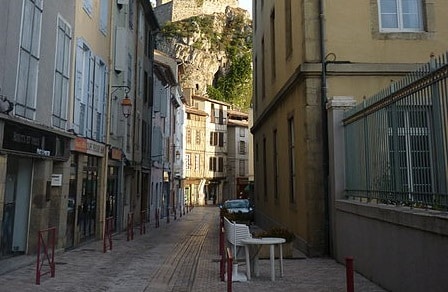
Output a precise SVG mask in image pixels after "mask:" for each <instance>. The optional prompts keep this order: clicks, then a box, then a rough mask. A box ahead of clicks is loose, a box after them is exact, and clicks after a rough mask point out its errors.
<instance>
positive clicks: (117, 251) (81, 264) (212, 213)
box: [0, 207, 384, 292]
mask: <svg viewBox="0 0 448 292" xmlns="http://www.w3.org/2000/svg"><path fill="white" fill-rule="evenodd" d="M218 215H219V211H218V209H217V208H216V207H196V208H194V209H193V210H192V211H191V212H189V213H187V214H185V215H184V216H182V217H181V218H178V219H177V220H171V222H170V223H169V224H167V223H166V222H165V221H162V222H161V223H162V224H161V226H160V227H159V228H155V227H154V226H150V227H149V228H147V232H146V234H144V235H140V234H139V232H138V230H137V229H136V230H135V235H134V240H131V241H127V240H126V234H125V232H122V233H120V234H117V235H115V236H114V237H113V249H112V250H111V251H108V252H107V253H103V252H102V241H94V242H90V243H87V244H85V245H83V246H81V247H79V248H76V249H74V250H71V251H67V252H58V253H57V255H56V259H55V261H56V276H55V277H54V278H51V277H50V276H49V275H44V276H42V278H41V284H40V285H36V284H35V273H36V263H35V257H31V256H20V257H15V258H11V259H7V260H2V261H0V291H14V292H18V291H133V292H138V291H150V292H159V291H179V292H180V291H226V287H227V286H226V283H225V282H221V281H220V279H219V256H218V241H219V240H218V230H219V228H218V227H219V218H218ZM355 265H356V262H355ZM14 267H15V268H14ZM269 267H270V265H269V260H260V276H259V277H253V278H252V280H251V281H248V282H242V283H240V282H234V283H233V291H237V292H238V291H270V292H273V291H282V292H284V291H313V292H315V291H329V292H334V291H346V288H345V267H344V266H343V265H340V264H338V263H336V262H335V261H334V260H332V259H327V258H310V259H308V258H304V257H299V258H295V259H285V260H284V277H283V278H280V277H279V276H278V275H279V271H278V269H277V278H276V281H275V282H271V281H270V272H269ZM239 271H240V272H245V266H244V265H240V266H239ZM355 291H372V292H373V291H375V292H379V291H384V290H383V289H381V288H380V287H378V286H376V285H375V284H373V283H371V282H370V281H368V280H367V279H365V278H364V277H362V276H361V275H358V274H355Z"/></svg>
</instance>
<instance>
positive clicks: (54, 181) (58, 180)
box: [51, 174, 62, 187]
mask: <svg viewBox="0 0 448 292" xmlns="http://www.w3.org/2000/svg"><path fill="white" fill-rule="evenodd" d="M51 186H52V187H60V186H62V174H52V175H51Z"/></svg>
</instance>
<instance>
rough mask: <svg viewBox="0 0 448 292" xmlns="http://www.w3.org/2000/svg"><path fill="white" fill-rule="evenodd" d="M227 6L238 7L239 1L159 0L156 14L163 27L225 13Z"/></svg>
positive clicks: (155, 10) (155, 9)
mask: <svg viewBox="0 0 448 292" xmlns="http://www.w3.org/2000/svg"><path fill="white" fill-rule="evenodd" d="M227 6H231V7H237V6H238V0H202V1H199V0H171V1H166V0H157V1H156V7H155V8H154V12H155V14H156V17H157V19H158V21H159V23H160V24H161V25H163V24H164V23H166V22H168V21H171V22H172V21H178V20H182V19H185V18H189V17H192V16H197V15H202V14H206V15H207V14H213V13H216V12H221V13H223V12H225V10H226V8H227Z"/></svg>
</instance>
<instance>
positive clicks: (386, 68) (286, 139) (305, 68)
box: [251, 0, 448, 256]
mask: <svg viewBox="0 0 448 292" xmlns="http://www.w3.org/2000/svg"><path fill="white" fill-rule="evenodd" d="M391 2H392V3H393V4H394V5H392V6H386V5H385V4H384V5H382V1H377V0H370V1H356V0H347V1H343V3H341V2H340V1H328V0H321V1H309V0H301V1H291V0H286V1H268V0H265V1H253V5H254V80H255V85H254V86H255V94H254V98H253V103H254V125H253V127H252V129H251V131H252V133H253V134H254V169H255V190H254V199H255V205H256V206H257V210H256V211H257V213H256V221H257V223H258V224H260V225H261V226H263V227H267V226H282V227H285V228H287V229H289V230H290V231H293V232H294V234H295V235H296V239H297V240H296V245H297V246H298V247H299V248H300V249H301V250H302V251H304V252H305V253H306V254H308V255H310V256H318V255H324V254H328V253H331V252H330V250H331V245H332V230H331V228H329V226H331V222H329V221H330V219H329V215H328V209H329V204H331V202H330V200H329V195H328V194H329V190H328V179H327V178H328V143H327V140H328V137H327V126H326V108H325V107H326V103H327V100H328V99H330V98H332V97H334V96H350V97H354V98H355V99H356V100H357V101H362V100H363V97H365V96H370V95H372V94H374V93H376V92H378V91H379V90H381V89H382V88H384V87H386V86H388V85H389V84H390V82H391V81H395V80H398V79H401V78H402V77H403V76H404V75H405V74H407V73H409V72H412V71H414V70H415V69H416V68H417V67H418V65H419V64H422V63H425V62H426V60H427V59H428V58H429V56H430V55H431V54H436V55H439V54H441V53H443V52H444V51H445V50H446V48H447V47H448V42H447V41H446V40H447V39H448V38H447V37H448V35H447V34H448V30H447V29H446V27H447V25H446V23H445V22H446V21H445V19H446V17H445V16H444V15H443V11H447V9H448V3H446V2H445V1H431V2H430V1H420V0H415V1H402V0H396V1H391ZM342 4H343V5H342ZM347 7H350V9H347Z"/></svg>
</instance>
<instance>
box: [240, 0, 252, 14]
mask: <svg viewBox="0 0 448 292" xmlns="http://www.w3.org/2000/svg"><path fill="white" fill-rule="evenodd" d="M238 2H239V4H240V7H241V8H243V9H246V10H247V11H249V14H250V15H251V17H252V0H239V1H238Z"/></svg>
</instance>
